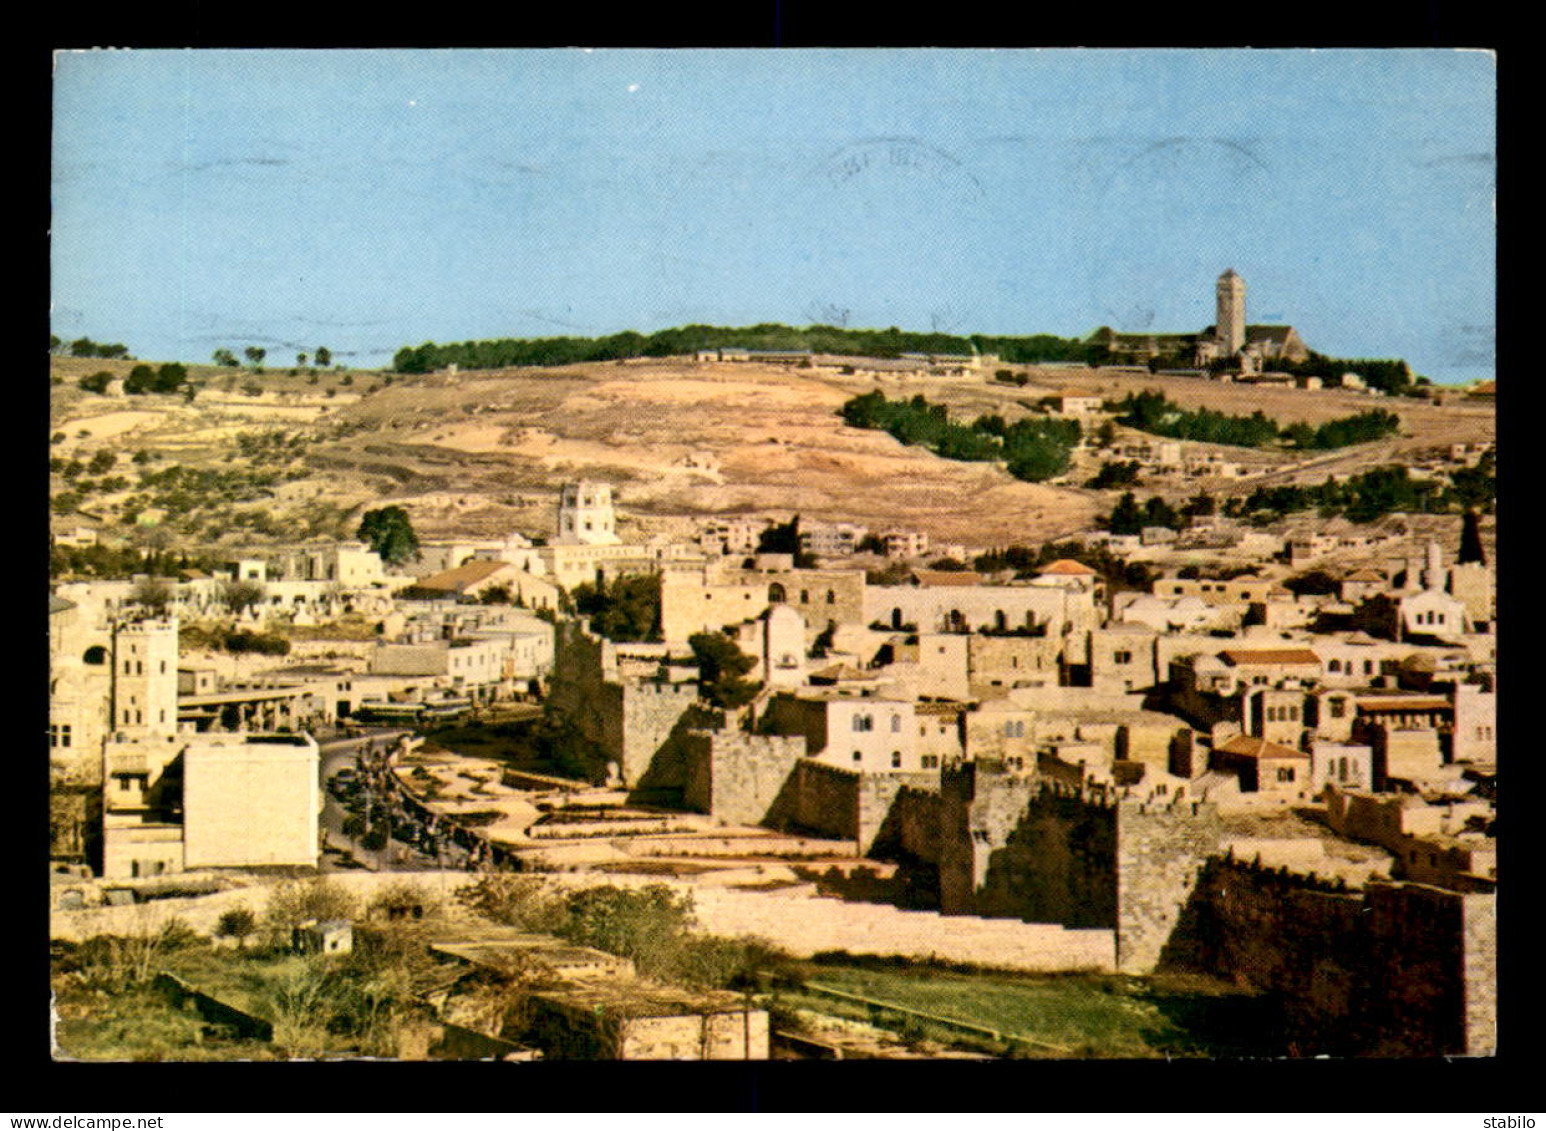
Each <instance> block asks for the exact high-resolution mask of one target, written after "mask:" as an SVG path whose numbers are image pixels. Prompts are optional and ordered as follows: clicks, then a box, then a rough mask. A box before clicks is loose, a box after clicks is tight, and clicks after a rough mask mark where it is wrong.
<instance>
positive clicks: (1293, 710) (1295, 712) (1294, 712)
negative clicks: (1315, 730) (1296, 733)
mask: <svg viewBox="0 0 1546 1131" xmlns="http://www.w3.org/2000/svg"><path fill="white" fill-rule="evenodd" d="M1288 717H1289V721H1291V722H1298V721H1299V708H1298V707H1290V708H1289V709H1288Z"/></svg>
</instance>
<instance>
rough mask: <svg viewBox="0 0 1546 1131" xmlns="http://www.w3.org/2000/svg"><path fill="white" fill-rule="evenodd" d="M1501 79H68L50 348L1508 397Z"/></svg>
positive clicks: (603, 66) (851, 62) (1330, 58)
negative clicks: (1159, 376) (745, 336)
mask: <svg viewBox="0 0 1546 1131" xmlns="http://www.w3.org/2000/svg"><path fill="white" fill-rule="evenodd" d="M1495 92H1496V72H1495V64H1494V61H1493V59H1492V58H1491V56H1489V55H1487V54H1482V53H1476V52H1455V51H1447V50H1433V51H1406V50H1348V51H1200V50H1180V51H1152V50H1150V51H1074V50H1056V51H1020V50H1015V51H957V50H950V51H935V50H915V51H895V50H883V51H814V50H798V51H795V50H787V51H634V50H596V51H582V50H552V51H461V50H456V51H422V50H413V51H205V50H201V51H112V52H95V53H85V54H61V55H59V56H57V58H56V68H55V96H54V102H55V106H54V114H55V118H54V155H53V156H54V168H53V209H54V213H53V278H52V299H53V326H54V332H55V333H56V334H58V335H59V336H61V337H63V338H66V339H70V338H74V337H78V336H81V335H87V336H90V337H93V338H97V339H98V340H105V341H122V342H124V343H126V344H127V345H128V346H129V347H130V349H131V350H132V351H133V352H134V353H135V354H136V355H137V356H139V357H144V358H155V359H164V358H178V359H182V360H191V361H202V360H206V359H208V357H209V356H210V354H211V352H212V351H213V350H214V349H216V348H217V347H220V346H228V347H231V348H233V349H236V350H237V351H240V350H241V349H242V348H243V347H245V346H247V345H261V346H263V347H264V348H266V349H267V350H268V351H269V358H270V363H271V364H272V363H274V362H275V361H281V360H282V361H289V360H290V359H291V356H292V355H293V354H294V353H295V352H296V351H298V350H307V351H310V350H311V349H314V348H315V347H316V346H318V345H326V346H328V347H330V348H331V349H332V350H333V352H334V353H335V355H337V356H338V357H340V358H343V359H347V360H349V361H351V362H353V363H356V364H362V365H370V364H379V363H384V362H386V361H388V360H389V359H390V356H391V354H392V352H393V351H394V350H396V349H397V348H398V347H399V346H403V345H409V344H417V343H419V342H422V341H425V340H434V341H440V342H449V341H461V340H464V339H468V338H485V337H537V336H549V335H555V334H583V335H599V334H607V333H613V332H616V331H618V330H623V329H636V330H640V331H644V332H648V331H650V330H655V329H660V328H663V327H667V326H674V325H681V324H683V323H688V322H706V323H715V324H735V325H739V324H748V323H756V322H784V323H789V324H798V325H804V324H807V323H810V322H829V323H835V324H846V325H849V326H856V327H857V326H870V327H885V326H891V325H895V326H899V327H902V328H904V329H924V330H927V329H936V328H937V329H939V330H942V331H948V332H955V333H970V332H980V333H990V334H1029V333H1039V332H1046V333H1056V334H1063V335H1069V336H1073V335H1080V336H1082V335H1084V334H1086V333H1088V332H1089V331H1090V330H1092V329H1094V328H1095V327H1097V326H1099V325H1102V324H1107V325H1111V326H1113V327H1114V328H1116V329H1120V330H1143V329H1150V328H1152V329H1155V330H1160V331H1190V330H1198V329H1201V328H1202V327H1203V326H1206V325H1208V324H1210V323H1211V322H1212V321H1213V305H1212V304H1213V298H1212V295H1213V281H1214V279H1215V278H1216V277H1217V276H1218V275H1219V274H1220V273H1221V272H1222V271H1223V270H1224V269H1225V268H1226V267H1233V268H1234V269H1235V270H1237V271H1239V272H1240V273H1241V274H1242V275H1243V276H1244V277H1245V279H1246V283H1247V287H1248V292H1247V311H1248V316H1249V319H1250V320H1251V321H1253V322H1290V323H1292V324H1294V325H1295V326H1297V327H1298V328H1299V330H1300V333H1301V334H1302V335H1303V337H1304V338H1305V340H1306V342H1307V343H1308V344H1309V345H1310V346H1311V348H1314V349H1318V350H1320V351H1322V352H1324V353H1329V354H1334V355H1337V356H1348V357H1360V356H1362V357H1367V356H1381V357H1390V356H1403V357H1406V358H1407V359H1408V360H1409V361H1410V362H1411V363H1412V364H1413V366H1414V367H1415V368H1416V369H1417V370H1418V372H1421V373H1426V374H1428V375H1429V376H1431V377H1432V378H1433V379H1435V380H1437V381H1465V380H1470V379H1474V378H1476V377H1482V376H1490V375H1491V373H1492V367H1493V322H1494V280H1493V272H1494V261H1495V260H1494V257H1495V230H1494V207H1493V195H1494V182H1495V159H1494V145H1495Z"/></svg>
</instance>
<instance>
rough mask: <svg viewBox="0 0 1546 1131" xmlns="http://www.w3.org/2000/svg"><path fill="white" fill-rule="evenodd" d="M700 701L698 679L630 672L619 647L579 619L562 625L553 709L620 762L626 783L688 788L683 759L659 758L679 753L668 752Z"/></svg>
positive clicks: (606, 755) (556, 715)
mask: <svg viewBox="0 0 1546 1131" xmlns="http://www.w3.org/2000/svg"><path fill="white" fill-rule="evenodd" d="M697 701H698V687H697V684H696V683H690V682H688V683H673V682H667V681H664V680H654V679H647V678H639V677H636V676H630V675H624V674H623V673H621V672H620V671H619V664H618V661H617V656H616V645H614V644H612V643H611V642H610V641H608V640H605V639H603V638H602V637H599V636H595V635H593V634H591V633H589V632H587V631H585V629H584V628H583V627H582V626H580V625H579V624H577V623H575V622H561V623H560V624H559V625H558V626H557V633H556V636H555V639H554V663H553V680H552V686H551V689H550V690H549V693H548V712H549V714H550V715H551V716H552V717H554V718H555V719H557V720H559V721H560V722H562V723H564V724H566V725H568V726H570V727H571V728H573V729H574V731H575V732H576V733H577V734H579V736H580V737H581V738H582V739H583V740H584V741H585V742H587V743H589V744H591V745H592V746H594V747H595V748H596V749H597V750H598V751H599V752H600V753H601V755H602V757H604V758H605V759H606V760H607V761H609V762H615V763H616V764H617V766H618V770H619V772H620V773H621V774H622V778H623V784H624V785H627V786H630V787H632V786H636V785H639V784H640V783H641V782H643V781H644V780H645V779H646V776H648V778H649V779H650V784H651V785H652V786H656V787H662V788H670V787H673V786H675V787H680V786H681V785H682V782H683V779H684V777H685V775H686V767H685V765H683V764H682V763H681V760H680V758H679V757H674V756H673V757H670V758H669V759H668V760H669V761H670V764H669V765H662V764H658V763H660V761H661V760H662V759H663V758H667V755H669V754H673V753H674V752H672V751H669V750H668V749H667V747H668V745H669V743H670V739H671V737H672V735H673V732H674V731H676V729H677V726H678V724H679V723H680V722H681V721H682V717H683V715H685V714H686V713H687V712H688V710H689V709H691V708H692V707H693V705H694V704H695V703H697Z"/></svg>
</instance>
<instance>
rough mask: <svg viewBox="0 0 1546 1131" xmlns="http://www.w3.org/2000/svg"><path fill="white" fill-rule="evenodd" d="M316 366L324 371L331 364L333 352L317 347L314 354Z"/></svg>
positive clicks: (323, 347)
mask: <svg viewBox="0 0 1546 1131" xmlns="http://www.w3.org/2000/svg"><path fill="white" fill-rule="evenodd" d="M316 360H317V364H318V365H320V366H322V367H323V368H324V369H326V368H327V367H328V366H329V365H332V364H333V351H332V350H330V349H328V348H327V347H326V346H318V347H317V352H316Z"/></svg>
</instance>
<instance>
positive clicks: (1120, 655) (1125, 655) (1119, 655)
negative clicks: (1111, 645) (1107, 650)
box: [1111, 652, 1133, 664]
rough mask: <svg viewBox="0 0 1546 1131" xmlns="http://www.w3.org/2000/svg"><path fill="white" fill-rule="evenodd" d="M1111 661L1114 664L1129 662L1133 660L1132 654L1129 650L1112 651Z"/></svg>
mask: <svg viewBox="0 0 1546 1131" xmlns="http://www.w3.org/2000/svg"><path fill="white" fill-rule="evenodd" d="M1111 662H1112V663H1114V664H1130V663H1132V662H1133V654H1132V653H1131V652H1114V653H1113V654H1112V656H1111Z"/></svg>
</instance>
